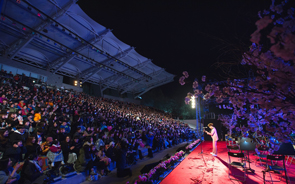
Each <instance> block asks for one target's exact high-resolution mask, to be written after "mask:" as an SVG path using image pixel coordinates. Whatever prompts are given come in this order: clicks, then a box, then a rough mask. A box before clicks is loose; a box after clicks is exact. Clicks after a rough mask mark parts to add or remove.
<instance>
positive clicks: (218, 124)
mask: <svg viewBox="0 0 295 184" xmlns="http://www.w3.org/2000/svg"><path fill="white" fill-rule="evenodd" d="M203 120H204V127H206V130H207V131H208V132H210V131H211V129H210V128H209V127H208V124H209V123H213V125H214V127H215V129H216V131H217V134H218V138H219V140H221V138H222V137H223V136H222V132H221V126H222V125H221V121H219V120H217V119H203ZM204 134H205V135H204V136H205V137H204V139H205V141H211V140H212V138H211V136H210V135H207V134H206V133H204Z"/></svg>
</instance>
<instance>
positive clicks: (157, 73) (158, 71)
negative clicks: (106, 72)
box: [122, 68, 165, 86]
mask: <svg viewBox="0 0 295 184" xmlns="http://www.w3.org/2000/svg"><path fill="white" fill-rule="evenodd" d="M163 71H165V69H164V68H160V69H159V70H157V71H154V72H153V73H151V74H149V76H152V77H156V76H158V75H160V74H161V72H163ZM143 80H145V77H141V78H139V79H138V82H141V81H143ZM131 84H132V82H127V83H125V84H122V85H123V86H126V85H127V86H129V85H131Z"/></svg>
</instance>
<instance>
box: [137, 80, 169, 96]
mask: <svg viewBox="0 0 295 184" xmlns="http://www.w3.org/2000/svg"><path fill="white" fill-rule="evenodd" d="M172 81H173V79H172V80H171V79H170V80H166V81H164V82H161V83H159V84H156V85H154V86H152V87H149V88H148V89H146V90H144V91H143V92H141V93H140V94H138V95H136V97H134V98H137V97H139V96H141V95H143V94H145V93H146V92H148V91H149V90H151V89H153V88H156V87H158V86H161V85H163V84H166V83H168V82H172Z"/></svg>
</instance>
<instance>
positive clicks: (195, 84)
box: [193, 81, 199, 89]
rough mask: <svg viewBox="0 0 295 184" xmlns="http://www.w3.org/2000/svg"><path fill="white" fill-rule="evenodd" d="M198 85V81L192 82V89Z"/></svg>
mask: <svg viewBox="0 0 295 184" xmlns="http://www.w3.org/2000/svg"><path fill="white" fill-rule="evenodd" d="M198 85H199V83H198V81H195V82H193V88H194V89H195V88H197V87H198Z"/></svg>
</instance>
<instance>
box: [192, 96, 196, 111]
mask: <svg viewBox="0 0 295 184" xmlns="http://www.w3.org/2000/svg"><path fill="white" fill-rule="evenodd" d="M191 102H192V103H191V105H192V108H193V109H194V108H196V99H195V96H192V97H191Z"/></svg>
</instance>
